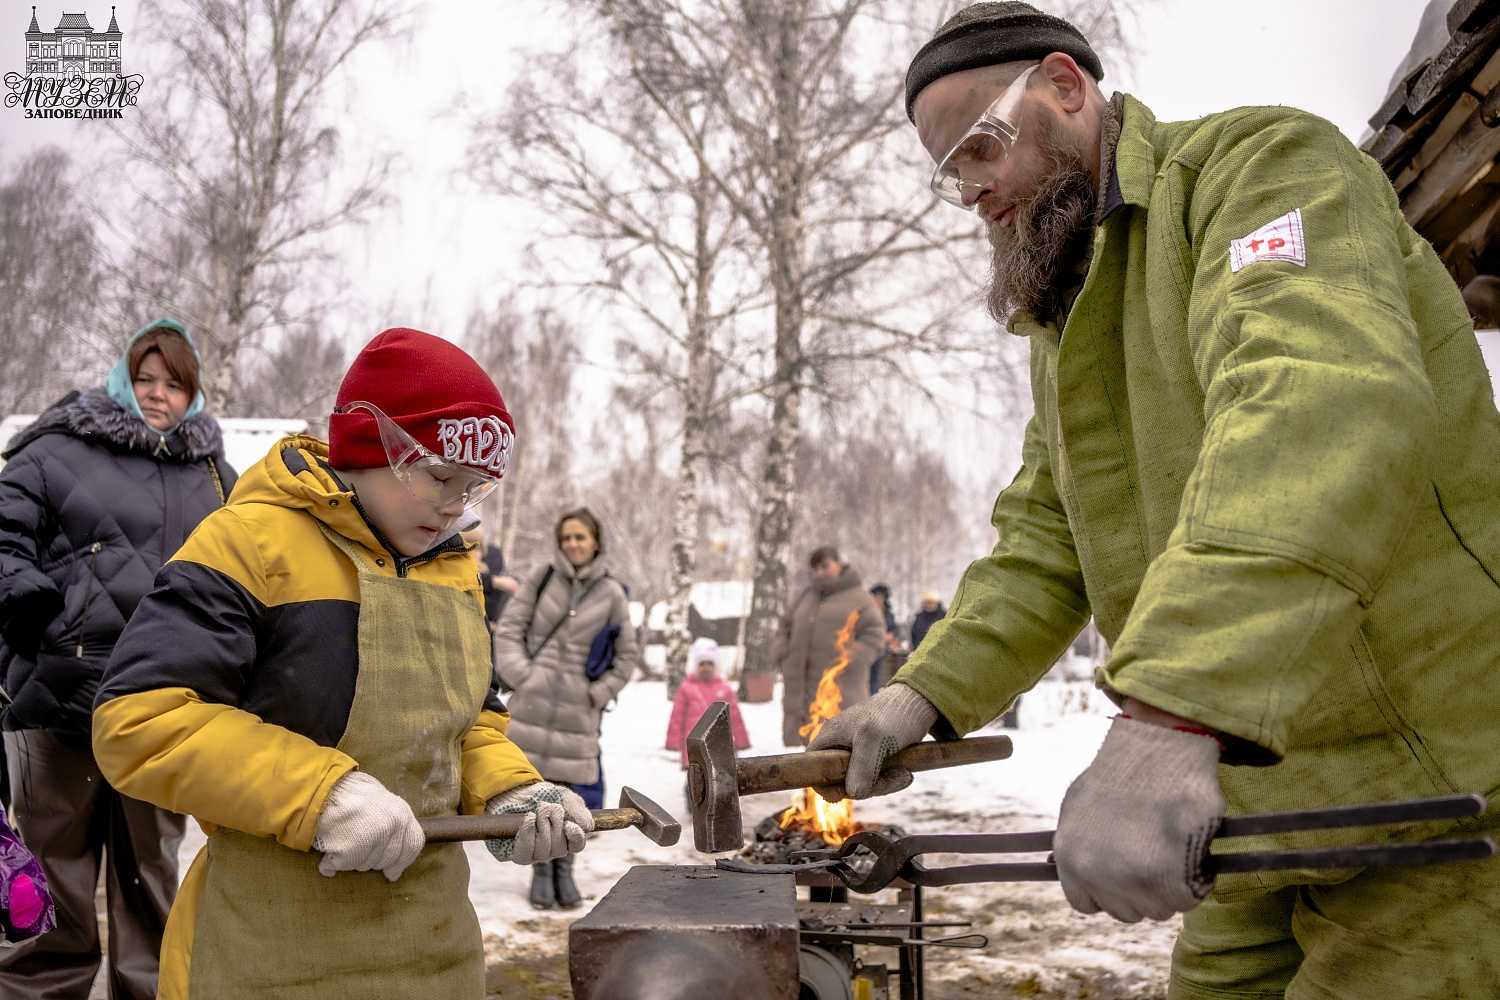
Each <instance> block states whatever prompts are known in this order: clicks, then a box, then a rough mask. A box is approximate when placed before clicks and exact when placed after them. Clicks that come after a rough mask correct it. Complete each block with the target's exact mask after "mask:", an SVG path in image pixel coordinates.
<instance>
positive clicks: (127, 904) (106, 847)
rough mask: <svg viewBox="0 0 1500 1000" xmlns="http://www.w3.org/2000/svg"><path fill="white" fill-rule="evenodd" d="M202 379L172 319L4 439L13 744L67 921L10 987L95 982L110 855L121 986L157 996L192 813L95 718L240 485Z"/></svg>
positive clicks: (0, 622) (13, 956)
mask: <svg viewBox="0 0 1500 1000" xmlns="http://www.w3.org/2000/svg"><path fill="white" fill-rule="evenodd" d="M200 384H201V377H200V372H199V359H198V352H197V349H196V348H195V347H194V346H193V341H192V338H191V337H190V336H189V335H188V332H187V330H185V329H184V328H183V327H182V326H181V325H180V324H178V323H176V322H173V321H172V320H169V319H162V320H157V321H156V322H155V323H151V324H149V325H147V326H145V327H143V328H142V329H140V330H139V331H137V332H136V334H135V335H134V336H133V337H131V339H130V342H129V344H128V345H127V346H126V349H125V353H124V355H123V356H122V357H121V358H120V360H119V362H118V363H117V364H116V365H115V366H114V368H113V369H111V370H110V372H109V376H108V378H107V379H106V381H105V385H104V387H103V388H96V389H89V390H85V391H83V392H78V391H76V390H75V391H74V392H70V393H68V395H66V396H64V397H63V398H62V399H61V400H59V401H58V402H57V403H55V404H54V405H53V406H52V407H50V408H49V409H48V410H47V411H46V412H44V413H43V414H42V415H41V416H40V417H38V418H37V420H36V422H35V423H33V424H32V425H31V426H30V427H27V428H26V429H25V430H23V431H21V432H20V434H18V435H17V436H16V437H15V438H14V439H13V440H12V441H11V442H10V443H9V445H8V446H7V448H6V451H5V452H4V454H3V457H4V459H5V460H6V463H7V464H6V465H5V467H4V469H3V471H0V639H3V641H4V645H5V647H6V648H7V653H8V654H9V664H8V666H7V668H6V671H5V690H6V692H7V693H8V694H9V695H10V697H11V699H12V704H11V706H10V708H9V710H8V711H7V712H6V714H5V719H4V729H5V750H6V756H7V757H8V758H9V768H10V776H11V786H12V795H13V808H14V816H15V824H16V828H17V830H18V832H19V833H20V834H21V836H22V838H23V839H24V840H25V842H26V844H27V846H28V847H29V848H30V849H31V850H32V851H33V852H34V853H35V854H36V856H37V858H38V860H39V861H40V862H41V865H42V869H43V871H44V872H45V874H46V877H47V882H48V887H49V888H50V889H51V892H52V895H53V899H54V901H55V902H56V905H57V928H56V929H55V930H53V931H50V932H48V933H46V934H43V935H41V936H39V937H36V938H32V939H31V940H29V941H25V942H23V943H21V944H19V945H17V946H16V947H14V948H9V949H6V950H4V951H0V996H6V997H15V998H39V997H76V998H78V1000H84V998H85V997H87V996H88V994H89V990H90V987H91V985H92V983H93V981H94V978H95V976H96V975H97V973H98V968H99V963H100V959H101V956H100V947H99V926H98V921H97V920H96V919H95V915H94V887H95V884H96V882H97V880H98V875H99V869H100V867H101V865H102V866H103V867H104V869H105V873H106V877H105V891H106V896H107V900H108V903H107V905H108V911H109V993H110V996H111V997H114V998H117V1000H119V998H128V1000H137V998H139V1000H150V998H153V997H155V996H156V985H157V956H158V952H159V951H160V948H161V934H162V928H163V926H164V925H165V923H166V919H167V912H168V910H170V909H171V905H172V899H173V896H174V895H175V893H176V891H177V881H178V879H177V847H178V844H179V843H180V841H181V840H182V833H183V825H184V819H183V817H181V816H178V815H176V814H175V813H170V812H167V811H165V810H163V809H158V808H157V807H155V806H152V805H149V804H147V803H144V802H140V801H138V800H136V799H131V798H127V797H125V796H122V795H120V794H119V793H117V792H115V791H114V790H113V789H112V788H111V787H110V786H109V784H108V782H106V781H105V780H104V779H103V777H102V776H101V775H100V773H99V768H98V766H97V764H96V763H95V760H94V755H93V750H92V749H91V746H90V740H89V728H90V720H91V716H92V713H93V705H94V693H95V691H96V690H97V689H98V686H99V679H100V677H101V676H102V675H103V672H104V667H105V664H106V663H107V662H108V661H109V656H110V652H111V651H112V650H113V649H114V646H115V643H116V641H117V640H118V639H119V637H120V633H121V631H122V630H123V629H124V628H125V623H126V622H127V621H128V620H129V619H130V616H131V614H132V613H133V612H134V611H135V607H136V605H137V604H138V603H139V602H140V600H141V598H142V597H144V596H145V595H146V593H147V592H148V591H150V590H151V588H152V581H153V579H154V578H155V576H156V572H157V570H159V569H160V568H161V566H162V564H163V563H165V562H166V561H167V560H168V559H170V558H171V557H172V555H173V554H174V553H175V552H176V551H177V549H178V548H179V547H180V546H181V545H182V543H183V542H184V541H186V539H187V536H188V535H189V534H190V533H191V532H192V530H193V528H195V527H196V526H197V524H198V522H199V521H201V520H203V518H204V517H206V516H207V515H208V514H209V512H211V511H213V510H215V509H217V508H218V507H220V506H222V505H223V503H224V498H225V496H226V495H227V494H228V492H229V491H230V489H232V488H233V486H234V480H235V473H234V471H233V470H232V469H230V468H229V467H228V466H227V465H226V464H225V463H224V457H223V455H224V451H223V437H222V435H221V433H220V430H219V425H218V423H217V421H215V420H214V418H213V417H211V416H210V415H209V414H208V413H206V412H204V409H203V394H202V392H201V391H199V386H200ZM3 659H4V658H3V657H0V662H3Z"/></svg>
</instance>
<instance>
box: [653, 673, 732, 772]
mask: <svg viewBox="0 0 1500 1000" xmlns="http://www.w3.org/2000/svg"><path fill="white" fill-rule="evenodd" d="M716 701H722V702H726V703H727V704H728V705H729V728H730V730H731V731H733V733H734V745H735V747H736V748H737V749H739V750H748V749H749V748H750V734H749V733H747V732H745V720H744V719H742V718H740V703H739V700H738V699H737V698H735V696H734V688H733V687H731V686H730V685H729V682H728V681H726V680H724V678H722V677H717V676H715V677H714V678H712V679H710V680H706V681H705V680H699V679H698V675H697V674H689V675H688V678H687V680H685V681H683V682H682V686H681V687H679V688H678V689H677V697H676V698H674V699H672V720H671V721H670V722H668V723H667V749H668V750H680V751H682V766H683V767H684V768H686V767H687V766H688V757H687V734H688V733H690V732H692V731H693V727H694V726H696V725H697V724H698V720H699V719H701V718H702V717H703V713H704V712H706V711H708V706H710V705H712V704H713V703H714V702H716Z"/></svg>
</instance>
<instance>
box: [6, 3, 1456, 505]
mask: <svg viewBox="0 0 1500 1000" xmlns="http://www.w3.org/2000/svg"><path fill="white" fill-rule="evenodd" d="M917 2H920V0H917ZM1425 5H1426V4H1425V0H1317V2H1310V0H1256V2H1246V0H1138V2H1137V6H1138V7H1139V8H1140V9H1139V11H1138V13H1137V15H1136V18H1135V21H1134V23H1133V25H1131V31H1130V33H1131V35H1132V36H1133V38H1134V41H1135V44H1134V57H1133V65H1132V66H1127V67H1120V66H1116V67H1110V69H1109V71H1108V73H1107V75H1106V78H1105V81H1104V85H1105V89H1106V91H1109V90H1112V89H1123V90H1128V91H1129V92H1131V93H1133V94H1135V95H1136V96H1137V97H1139V98H1141V99H1142V100H1143V101H1145V102H1146V104H1148V105H1149V106H1150V107H1151V108H1152V109H1153V111H1154V112H1155V113H1156V115H1157V117H1158V118H1160V119H1163V120H1174V119H1181V118H1192V117H1197V116H1199V115H1203V114H1206V113H1209V112H1213V111H1218V110H1222V109H1225V108H1230V107H1235V106H1238V105H1244V104H1287V105H1292V106H1295V107H1299V108H1302V109H1304V110H1307V111H1311V112H1314V113H1316V114H1319V115H1322V116H1324V117H1326V118H1328V119H1330V120H1331V121H1333V122H1334V123H1335V124H1336V125H1338V126H1339V128H1341V129H1342V130H1343V131H1344V133H1345V134H1347V135H1348V136H1349V137H1350V138H1351V139H1354V140H1355V141H1358V140H1359V139H1360V138H1361V137H1362V135H1363V134H1364V131H1365V128H1366V119H1367V118H1368V117H1369V116H1370V115H1371V114H1373V113H1374V112H1375V110H1376V109H1377V108H1378V107H1379V106H1380V104H1381V103H1382V101H1383V100H1384V98H1385V96H1386V93H1387V89H1388V85H1389V81H1390V78H1391V75H1392V73H1393V72H1394V70H1395V69H1396V67H1397V65H1398V64H1399V63H1400V62H1401V60H1402V58H1403V57H1404V56H1405V54H1406V52H1407V50H1408V49H1409V47H1410V46H1411V42H1412V39H1413V36H1414V35H1415V33H1416V30H1417V25H1418V22H1419V20H1420V18H1421V14H1422V10H1423V8H1424V7H1425ZM117 6H118V19H119V23H120V27H121V29H122V31H123V32H124V45H123V54H124V58H125V61H126V71H127V72H137V71H139V69H140V67H139V66H137V67H132V65H131V62H130V60H131V53H132V48H131V46H132V40H133V38H138V37H139V34H138V33H139V32H140V30H141V29H142V28H143V27H145V26H143V25H141V24H139V23H138V21H137V13H138V11H137V6H138V5H137V3H136V2H134V0H126V2H124V3H118V4H117ZM562 6H563V5H562V4H561V3H550V4H549V3H547V2H545V0H502V2H500V3H494V2H479V0H442V2H431V3H429V4H427V6H426V7H425V8H423V9H422V20H421V22H420V28H419V29H418V30H417V32H416V33H415V34H414V36H413V37H412V39H411V40H410V41H409V42H407V43H404V44H402V45H399V46H396V47H392V48H388V49H385V50H381V51H377V52H372V53H370V54H369V55H368V56H367V57H366V58H364V59H362V60H361V61H360V62H359V63H358V64H357V65H356V67H355V71H356V78H355V80H354V81H353V83H354V87H353V89H352V91H351V93H352V95H353V96H352V99H351V104H350V106H349V108H348V109H347V112H345V113H342V114H340V116H339V121H340V124H341V125H342V127H343V131H344V134H345V149H346V150H348V151H349V152H351V153H353V154H357V153H358V152H359V151H360V149H361V147H362V146H363V145H366V144H368V145H386V146H394V147H395V148H396V149H398V150H399V151H400V154H401V157H402V173H401V175H400V179H399V180H398V181H397V182H396V183H395V184H394V185H393V190H392V192H391V193H392V195H393V197H392V207H391V208H390V209H388V210H386V211H384V212H383V213H382V214H381V215H379V216H377V217H376V218H375V219H374V220H373V222H372V224H371V225H370V226H368V227H365V228H362V229H357V230H351V231H348V232H347V233H345V234H343V235H342V236H340V237H339V247H338V256H339V257H340V258H341V260H342V262H343V263H344V265H345V268H346V271H347V273H348V276H349V281H350V288H349V293H348V299H349V301H350V303H351V306H350V308H348V309H347V310H345V311H344V314H343V315H342V318H343V319H344V320H345V321H346V324H345V325H344V327H343V332H344V333H345V334H346V335H347V336H348V337H349V339H350V340H351V341H353V342H356V343H358V342H362V341H363V340H365V339H368V337H370V336H373V335H374V334H375V333H376V332H377V331H378V330H379V329H380V328H381V327H382V326H386V325H396V324H407V325H413V326H419V327H422V328H425V329H429V330H431V331H433V332H435V333H439V334H443V335H447V336H455V335H457V334H458V333H460V332H461V330H462V325H463V321H464V318H465V317H466V316H467V315H468V313H469V312H470V310H471V309H472V308H474V307H475V306H476V305H486V304H489V303H492V302H493V301H495V299H497V298H498V297H500V296H501V295H503V294H504V293H505V292H506V291H507V290H508V289H509V288H510V287H511V285H512V284H513V283H514V282H516V281H518V280H521V279H522V277H523V275H522V272H521V267H520V260H519V254H518V249H519V247H520V246H521V245H523V244H524V242H525V238H526V230H527V229H528V227H529V222H528V220H527V211H526V210H525V209H524V208H521V207H518V206H516V205H513V204H505V203H502V202H499V201H497V200H495V199H493V198H487V197H483V196H479V195H477V194H476V193H475V192H474V191H473V190H472V189H471V188H469V187H468V186H467V185H466V184H465V183H464V182H463V179H462V176H461V167H462V163H463V157H464V149H465V144H466V141H467V132H466V128H467V126H466V117H465V115H464V114H463V113H461V112H460V111H459V110H458V106H457V103H456V98H457V96H458V95H460V94H468V95H470V96H471V97H472V98H473V99H474V100H476V101H477V102H479V103H482V104H490V105H493V104H494V102H496V101H498V100H500V98H501V97H502V95H503V93H504V90H505V87H506V85H507V84H508V82H509V81H510V80H511V79H513V78H514V76H515V74H516V73H519V72H524V68H525V59H524V53H525V52H526V51H527V49H529V48H531V47H535V46H546V47H551V46H558V45H565V44H566V43H567V31H566V27H565V25H563V24H560V23H558V22H557V21H556V20H554V19H553V17H552V16H549V12H556V11H558V10H560V9H561V8H562ZM949 6H950V5H948V4H944V5H942V9H948V8H949ZM67 7H68V9H69V10H70V11H76V10H77V9H78V8H79V7H84V8H85V9H86V10H87V12H88V15H89V18H90V21H91V23H92V24H93V26H94V27H95V29H96V30H102V29H103V28H104V27H105V26H106V25H107V24H108V23H109V7H108V5H106V4H101V3H98V2H97V0H68V2H67ZM62 10H63V4H62V3H61V2H59V0H43V2H41V3H39V4H38V5H37V14H38V20H39V21H40V22H41V25H42V27H43V29H44V30H50V29H52V28H53V27H54V26H55V25H56V23H57V21H58V19H59V17H60V16H61V12H62ZM30 16H31V8H30V4H29V3H19V2H17V0H0V74H3V73H5V72H13V71H21V70H22V69H23V57H24V49H23V44H24V38H23V34H24V32H25V30H26V26H27V23H28V22H29V20H30ZM936 16H938V15H937V14H936V13H935V14H934V17H936ZM160 27H163V28H164V29H165V30H170V25H166V26H160ZM891 71H892V73H895V74H899V73H901V72H903V71H904V67H901V66H893V67H892V68H891ZM152 93H153V91H152V82H151V80H150V79H149V78H148V79H147V80H146V81H145V85H144V87H143V89H142V91H141V97H142V100H150V99H151V96H152ZM106 134H107V133H106V131H105V129H104V127H103V125H102V123H98V122H51V121H49V122H29V121H25V120H24V119H23V118H22V117H21V113H20V111H19V110H17V109H14V108H4V107H0V137H3V139H4V150H3V154H4V159H5V162H7V163H14V158H15V157H16V156H17V155H18V154H19V153H21V152H24V151H26V150H29V149H33V148H36V147H37V146H39V145H43V144H46V143H55V144H58V145H61V146H64V147H65V148H67V149H69V150H70V151H72V152H73V153H75V154H76V155H77V156H78V157H79V159H80V160H81V161H84V162H86V163H87V162H90V161H91V160H93V159H95V158H96V157H98V156H100V155H101V151H102V150H105V149H107V145H106V144H105V143H102V142H101V141H100V140H101V139H102V138H103V137H104V136H105V135H106ZM912 141H913V142H915V141H916V140H915V136H913V138H912ZM87 176H88V179H87V183H89V184H91V185H98V187H97V188H96V193H97V194H98V195H100V200H101V201H103V202H104V203H105V204H108V203H110V202H111V201H113V200H115V197H114V196H112V194H111V191H110V189H109V188H108V185H109V184H111V183H112V182H114V180H115V178H116V177H117V176H118V174H117V173H116V172H113V171H111V170H110V169H109V164H108V162H107V161H106V162H104V163H103V164H100V165H98V167H97V169H95V170H93V171H92V172H91V173H89V174H88V175H87ZM925 181H926V177H925V176H921V177H914V178H912V183H913V184H922V183H925ZM982 267H983V264H982V263H981V262H976V268H977V269H982ZM338 318H339V317H335V318H334V328H335V329H336V330H337V329H339V326H340V324H339V323H338V322H337V320H338ZM1004 436H1005V437H1006V438H1007V439H1009V438H1013V437H1014V435H1010V434H1006V435H1004ZM1007 449H1008V446H1007ZM994 458H995V461H996V467H995V469H994V470H993V471H990V470H987V471H986V472H985V473H984V474H983V479H984V480H985V481H986V483H991V482H994V481H996V479H997V477H998V479H999V481H1001V482H1003V480H1004V479H1007V478H1008V472H1006V471H1005V470H1007V469H1008V468H1010V467H1011V466H1013V464H1014V461H1015V456H1014V455H1004V454H998V453H996V454H994ZM981 488H987V486H986V487H981Z"/></svg>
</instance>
